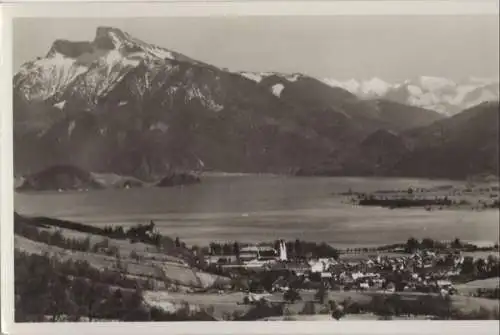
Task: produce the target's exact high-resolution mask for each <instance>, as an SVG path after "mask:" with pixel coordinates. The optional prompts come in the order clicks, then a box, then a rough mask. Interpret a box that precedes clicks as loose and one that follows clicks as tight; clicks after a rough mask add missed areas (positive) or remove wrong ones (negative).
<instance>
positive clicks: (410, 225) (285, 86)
mask: <svg viewBox="0 0 500 335" xmlns="http://www.w3.org/2000/svg"><path fill="white" fill-rule="evenodd" d="M96 15H97V14H96ZM130 15H131V16H129V17H109V16H104V15H103V16H102V17H99V16H95V17H83V16H82V17H74V16H71V17H61V16H58V17H25V18H22V17H19V18H14V19H13V20H12V28H11V32H12V50H11V51H12V56H11V57H12V77H11V79H10V80H11V82H12V92H11V93H12V97H11V98H12V144H13V152H12V153H13V180H14V182H13V187H11V188H12V189H13V191H12V192H13V211H12V212H13V231H14V236H13V246H14V251H13V259H14V263H13V266H12V269H13V278H14V282H13V288H12V290H13V294H12V295H13V298H14V301H13V303H12V304H13V309H14V312H13V314H14V321H15V322H16V323H40V322H43V323H54V322H57V323H59V322H62V323H65V322H82V323H89V322H175V321H189V322H191V321H193V322H194V321H214V322H216V321H231V322H232V321H311V322H313V321H322V322H326V321H328V322H330V323H332V324H334V327H339V326H338V324H340V325H341V324H342V323H343V321H360V322H364V321H378V320H380V321H383V320H384V321H388V320H390V321H402V320H408V321H411V320H413V321H415V320H421V321H423V320H433V321H438V320H455V321H458V320H462V321H463V320H500V312H499V301H500V291H499V280H500V260H499V256H500V253H499V252H500V250H499V201H500V199H499V192H500V191H499V170H498V164H499V163H498V158H499V157H498V150H499V149H498V130H499V124H498V119H499V30H498V27H499V16H498V13H491V14H489V15H404V16H402V15H333V14H325V15H319V16H318V15H315V16H308V15H303V16H301V15H292V16H290V15H287V16H280V15H278V14H277V15H262V16H260V15H252V16H245V15H238V16H236V15H233V16H231V15H226V16H196V17H194V16H193V17H189V16H185V17H180V16H178V17H174V16H165V17H161V16H155V17H141V16H139V15H138V16H133V15H134V13H133V12H131V13H130ZM4 112H5V111H4ZM5 186H6V185H4V187H5ZM2 224H3V222H2ZM2 252H3V251H2ZM2 300H4V298H2ZM2 302H4V301H2ZM311 324H313V323H311Z"/></svg>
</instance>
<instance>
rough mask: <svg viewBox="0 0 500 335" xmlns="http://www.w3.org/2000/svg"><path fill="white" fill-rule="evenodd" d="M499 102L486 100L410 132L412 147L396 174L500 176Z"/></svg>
mask: <svg viewBox="0 0 500 335" xmlns="http://www.w3.org/2000/svg"><path fill="white" fill-rule="evenodd" d="M498 115H499V104H498V102H491V103H483V104H480V105H478V106H476V107H473V108H470V109H468V110H465V111H463V112H462V113H459V114H457V115H455V116H453V117H451V118H449V119H445V120H441V121H438V122H436V123H434V124H432V125H430V126H428V127H423V128H418V129H414V130H411V131H409V132H408V133H407V134H406V136H407V137H408V138H409V139H410V140H411V141H412V142H413V149H412V150H411V151H410V152H408V153H407V154H406V155H404V156H403V157H401V159H400V161H399V162H398V163H397V164H396V165H395V166H394V167H393V169H392V174H393V175H401V174H405V175H411V176H417V177H422V176H428V175H431V176H434V177H438V178H439V177H442V178H465V177H468V176H474V175H478V174H491V175H496V176H498V121H499V120H498Z"/></svg>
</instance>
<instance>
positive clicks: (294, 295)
mask: <svg viewBox="0 0 500 335" xmlns="http://www.w3.org/2000/svg"><path fill="white" fill-rule="evenodd" d="M283 300H285V301H286V302H290V303H292V304H293V303H295V302H296V301H299V300H302V297H301V296H300V293H299V291H297V290H296V289H293V288H292V289H289V290H288V291H286V292H285V293H284V294H283Z"/></svg>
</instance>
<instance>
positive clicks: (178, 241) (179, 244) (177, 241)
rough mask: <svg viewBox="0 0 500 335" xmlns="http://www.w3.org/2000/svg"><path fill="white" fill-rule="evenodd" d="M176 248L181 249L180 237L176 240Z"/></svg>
mask: <svg viewBox="0 0 500 335" xmlns="http://www.w3.org/2000/svg"><path fill="white" fill-rule="evenodd" d="M175 247H176V248H180V247H181V241H180V240H179V237H176V238H175Z"/></svg>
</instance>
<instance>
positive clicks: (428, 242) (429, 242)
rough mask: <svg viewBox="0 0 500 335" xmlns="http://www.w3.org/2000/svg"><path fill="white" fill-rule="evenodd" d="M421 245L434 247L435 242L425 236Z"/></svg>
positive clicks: (429, 247)
mask: <svg viewBox="0 0 500 335" xmlns="http://www.w3.org/2000/svg"><path fill="white" fill-rule="evenodd" d="M421 246H422V248H424V249H434V247H435V242H434V240H433V239H431V238H428V237H426V238H424V239H423V240H422V243H421Z"/></svg>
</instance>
